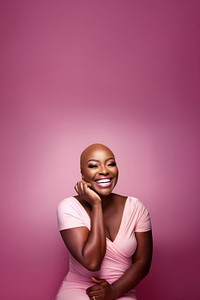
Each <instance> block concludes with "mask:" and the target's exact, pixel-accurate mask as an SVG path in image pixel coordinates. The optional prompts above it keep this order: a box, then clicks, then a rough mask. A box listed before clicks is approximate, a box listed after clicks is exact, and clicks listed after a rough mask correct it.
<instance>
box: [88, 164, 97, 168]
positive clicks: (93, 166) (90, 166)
mask: <svg viewBox="0 0 200 300" xmlns="http://www.w3.org/2000/svg"><path fill="white" fill-rule="evenodd" d="M96 167H97V165H88V168H96Z"/></svg>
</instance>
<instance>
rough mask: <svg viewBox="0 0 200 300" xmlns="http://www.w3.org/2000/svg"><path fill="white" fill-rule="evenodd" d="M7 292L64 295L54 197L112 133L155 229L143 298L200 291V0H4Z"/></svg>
mask: <svg viewBox="0 0 200 300" xmlns="http://www.w3.org/2000/svg"><path fill="white" fill-rule="evenodd" d="M0 14H1V15H0V28H1V51H2V52H1V79H0V84H1V107H0V108H1V115H0V122H1V148H0V155H1V156H0V157H1V166H0V168H1V190H0V193H1V209H0V214H1V216H0V223H1V224H0V226H1V237H0V241H1V246H0V259H1V268H0V273H1V282H0V298H1V299H2V300H27V299H29V300H35V299H37V300H40V299H41V300H53V299H54V297H55V293H56V290H57V289H58V287H59V284H60V282H61V280H62V278H63V276H64V275H65V273H66V270H67V253H66V250H65V247H64V244H63V242H62V240H61V238H60V236H59V233H58V231H57V223H56V213H55V212H56V207H57V204H58V203H59V202H60V201H61V200H62V199H63V198H64V197H66V196H69V195H72V194H74V190H73V186H74V184H75V182H76V181H77V180H78V179H79V178H80V174H79V154H80V152H81V151H82V149H84V147H85V146H87V145H88V144H90V143H93V142H102V143H105V144H107V145H108V146H110V147H111V148H112V149H113V151H114V152H115V154H116V157H117V159H118V164H119V167H120V178H119V184H118V187H117V188H116V192H119V193H122V194H129V195H133V196H137V197H139V198H140V199H141V200H143V202H144V203H145V204H146V206H147V207H148V209H149V211H150V213H151V216H152V223H153V231H154V258H153V263H152V269H151V272H150V274H149V276H148V277H147V278H146V279H145V280H144V282H143V283H142V284H141V285H140V286H139V287H138V296H139V299H140V300H160V299H162V300H169V299H170V300H183V299H190V300H198V299H200V287H199V278H200V273H199V270H200V260H199V253H200V221H199V211H200V184H199V178H200V159H199V155H200V141H199V125H200V120H199V119H200V118H199V113H200V104H199V100H200V99H199V96H200V83H199V80H200V55H199V53H200V48H199V46H200V44H199V41H200V2H199V1H195V0H181V1H179V0H168V1H165V0H163V1H159V0H153V1H134V0H133V1H129V0H125V1H85V0H83V1H73V0H70V1H64V0H63V1H62V0H60V1H56V0H54V1H51V0H50V1H45V0H40V1H39V0H37V1H36V0H35V1H27V0H18V1H14V0H13V1H12V0H1V2H0Z"/></svg>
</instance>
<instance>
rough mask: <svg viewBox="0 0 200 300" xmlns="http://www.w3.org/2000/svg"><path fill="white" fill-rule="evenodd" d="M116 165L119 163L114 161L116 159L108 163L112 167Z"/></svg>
mask: <svg viewBox="0 0 200 300" xmlns="http://www.w3.org/2000/svg"><path fill="white" fill-rule="evenodd" d="M116 165H117V164H116V162H114V161H113V162H111V163H109V164H108V166H111V167H115V166H116Z"/></svg>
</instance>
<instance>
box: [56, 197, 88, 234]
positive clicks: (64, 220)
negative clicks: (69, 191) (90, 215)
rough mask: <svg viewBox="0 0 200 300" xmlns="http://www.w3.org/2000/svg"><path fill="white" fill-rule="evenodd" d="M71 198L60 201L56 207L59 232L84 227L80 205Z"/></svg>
mask: <svg viewBox="0 0 200 300" xmlns="http://www.w3.org/2000/svg"><path fill="white" fill-rule="evenodd" d="M77 202H78V201H77V200H76V199H74V198H73V197H71V198H66V199H64V200H62V201H61V202H60V203H59V204H58V207H57V222H58V229H59V231H61V230H64V229H69V228H75V227H83V226H85V227H86V223H85V220H84V215H83V212H82V208H81V204H80V203H77Z"/></svg>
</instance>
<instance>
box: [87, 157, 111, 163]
mask: <svg viewBox="0 0 200 300" xmlns="http://www.w3.org/2000/svg"><path fill="white" fill-rule="evenodd" d="M110 159H113V160H115V159H114V157H109V158H107V159H106V161H108V160H110ZM90 161H95V162H99V160H98V159H89V160H88V161H87V163H89V162H90Z"/></svg>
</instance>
